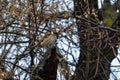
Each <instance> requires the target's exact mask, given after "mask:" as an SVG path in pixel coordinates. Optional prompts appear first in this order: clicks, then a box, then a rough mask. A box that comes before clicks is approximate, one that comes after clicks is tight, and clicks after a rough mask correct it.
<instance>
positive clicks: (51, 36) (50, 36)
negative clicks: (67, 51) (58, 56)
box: [39, 32, 58, 48]
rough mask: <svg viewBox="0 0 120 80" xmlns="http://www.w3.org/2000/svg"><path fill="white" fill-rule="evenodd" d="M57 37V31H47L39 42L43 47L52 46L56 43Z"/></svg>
mask: <svg viewBox="0 0 120 80" xmlns="http://www.w3.org/2000/svg"><path fill="white" fill-rule="evenodd" d="M57 38H58V33H57V32H47V33H46V34H45V36H44V37H43V38H42V39H41V40H40V41H39V42H40V43H39V44H40V46H42V47H48V48H52V47H54V46H55V45H56V41H57Z"/></svg>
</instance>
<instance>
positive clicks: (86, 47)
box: [0, 0, 120, 80]
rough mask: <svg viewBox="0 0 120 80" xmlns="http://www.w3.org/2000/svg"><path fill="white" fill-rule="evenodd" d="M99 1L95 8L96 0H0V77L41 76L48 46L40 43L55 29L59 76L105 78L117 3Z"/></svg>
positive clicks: (80, 79)
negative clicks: (101, 2)
mask: <svg viewBox="0 0 120 80" xmlns="http://www.w3.org/2000/svg"><path fill="white" fill-rule="evenodd" d="M103 3H104V4H102V5H103V7H102V8H101V9H99V8H98V2H97V0H96V1H93V0H69V1H67V0H60V1H59V0H1V1H0V79H4V80H7V79H8V80H13V79H18V80H29V79H31V80H32V79H33V80H34V79H38V80H40V79H42V78H41V77H40V76H39V75H38V73H39V70H41V69H43V67H44V65H45V62H46V60H48V59H49V58H50V48H46V47H44V46H41V45H40V44H41V42H42V39H43V38H44V36H45V35H48V34H49V32H56V33H57V34H58V39H57V43H56V46H57V51H58V52H57V53H59V54H60V55H58V56H59V57H61V58H60V59H61V60H60V63H59V65H58V77H56V78H57V79H59V80H62V79H66V80H72V79H73V80H74V79H75V80H94V79H97V80H107V79H108V78H109V74H110V62H111V61H112V60H113V58H114V57H116V49H117V48H116V46H118V43H119V42H120V41H119V40H120V39H119V35H120V31H119V30H120V29H119V26H120V24H119V23H120V21H119V20H120V19H119V18H120V15H119V12H120V11H119V10H120V9H119V8H120V4H119V0H118V1H115V3H114V4H112V5H111V3H110V0H104V2H103ZM106 6H107V7H106ZM108 7H109V9H107V8H108ZM114 10H115V11H114ZM111 11H114V15H112V14H113V13H110V12H111ZM117 11H118V12H117ZM106 15H108V16H106ZM109 15H110V16H112V18H111V17H110V19H109ZM79 54H80V56H79ZM78 56H79V59H78V58H77V57H78ZM118 60H119V59H118ZM76 63H77V65H76ZM75 67H76V68H75ZM75 69H76V70H75ZM74 71H75V72H74ZM8 76H9V77H8Z"/></svg>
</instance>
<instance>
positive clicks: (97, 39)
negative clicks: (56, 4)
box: [74, 0, 117, 80]
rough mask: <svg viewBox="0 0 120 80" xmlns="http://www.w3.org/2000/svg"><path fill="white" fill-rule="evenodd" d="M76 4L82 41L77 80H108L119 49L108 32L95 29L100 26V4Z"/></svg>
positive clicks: (83, 1)
mask: <svg viewBox="0 0 120 80" xmlns="http://www.w3.org/2000/svg"><path fill="white" fill-rule="evenodd" d="M74 4H75V6H74V7H75V8H74V10H75V14H74V15H75V18H76V23H77V26H78V36H79V40H80V42H79V43H80V56H79V60H78V64H77V65H76V71H75V80H108V79H109V74H110V63H111V61H112V60H113V58H114V57H115V55H114V54H115V52H116V50H117V49H116V48H115V47H113V46H111V43H112V42H111V39H110V37H111V36H109V32H108V31H107V30H102V29H99V28H98V29H94V28H95V27H98V26H100V24H99V21H100V20H99V17H97V15H98V13H96V12H97V10H98V5H97V4H98V2H97V0H96V1H93V0H75V2H74ZM94 10H95V11H94ZM100 19H101V18H100ZM91 28H93V29H91ZM106 39H109V40H107V41H106Z"/></svg>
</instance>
